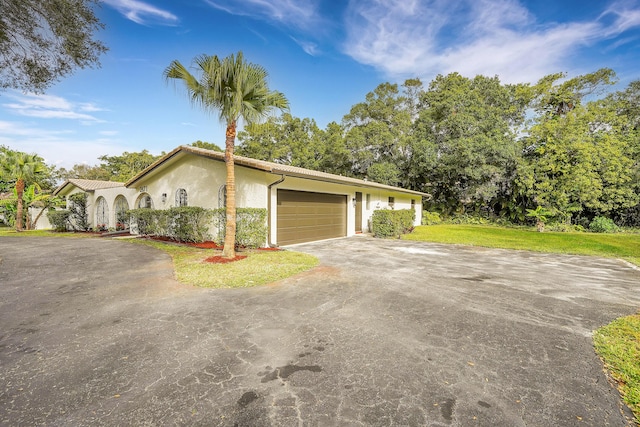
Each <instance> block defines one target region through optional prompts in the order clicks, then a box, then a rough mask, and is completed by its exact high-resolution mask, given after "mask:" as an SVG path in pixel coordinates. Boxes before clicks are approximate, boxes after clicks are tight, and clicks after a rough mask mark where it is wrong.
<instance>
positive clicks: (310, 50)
mask: <svg viewBox="0 0 640 427" xmlns="http://www.w3.org/2000/svg"><path fill="white" fill-rule="evenodd" d="M291 40H293V41H294V42H296V43H297V44H298V46H300V47H301V48H302V50H304V52H305V53H306V54H307V55H311V56H316V55H318V54H319V53H320V50H319V49H318V45H317V44H316V43H313V42H310V41H303V40H298V39H296V38H295V37H291Z"/></svg>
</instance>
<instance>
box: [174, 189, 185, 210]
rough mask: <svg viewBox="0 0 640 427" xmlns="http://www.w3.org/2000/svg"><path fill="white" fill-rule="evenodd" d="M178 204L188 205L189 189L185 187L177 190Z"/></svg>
mask: <svg viewBox="0 0 640 427" xmlns="http://www.w3.org/2000/svg"><path fill="white" fill-rule="evenodd" d="M176 206H187V190H185V189H184V188H178V190H177V191H176Z"/></svg>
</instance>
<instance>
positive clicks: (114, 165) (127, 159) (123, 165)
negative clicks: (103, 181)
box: [98, 150, 164, 182]
mask: <svg viewBox="0 0 640 427" xmlns="http://www.w3.org/2000/svg"><path fill="white" fill-rule="evenodd" d="M162 154H164V153H162ZM162 154H161V155H162ZM159 158H160V156H156V155H153V154H151V153H149V152H148V151H147V150H142V151H140V152H132V153H129V152H128V151H125V152H124V153H122V154H121V155H119V156H106V155H105V156H100V157H98V159H100V168H102V169H104V170H106V171H107V176H108V179H107V180H108V181H117V182H126V181H128V180H129V179H131V178H133V177H134V176H136V175H137V174H138V173H140V172H142V171H143V170H144V169H146V168H147V167H148V166H149V165H151V164H152V163H153V162H155V161H156V160H158V159H159Z"/></svg>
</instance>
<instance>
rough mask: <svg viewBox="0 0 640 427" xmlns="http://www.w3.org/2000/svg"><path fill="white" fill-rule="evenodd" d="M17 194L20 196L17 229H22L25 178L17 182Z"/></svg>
mask: <svg viewBox="0 0 640 427" xmlns="http://www.w3.org/2000/svg"><path fill="white" fill-rule="evenodd" d="M16 195H17V196H18V207H17V209H16V231H22V212H23V206H22V196H23V195H24V180H23V179H18V181H17V182H16Z"/></svg>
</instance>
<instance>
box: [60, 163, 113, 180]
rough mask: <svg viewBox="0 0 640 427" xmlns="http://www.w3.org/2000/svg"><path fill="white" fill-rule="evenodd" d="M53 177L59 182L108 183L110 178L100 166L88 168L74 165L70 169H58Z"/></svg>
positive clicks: (83, 165) (88, 166)
mask: <svg viewBox="0 0 640 427" xmlns="http://www.w3.org/2000/svg"><path fill="white" fill-rule="evenodd" d="M55 175H56V176H57V177H58V178H59V179H61V180H67V179H91V180H98V181H109V179H110V178H111V176H110V175H109V172H108V171H107V170H106V169H104V168H103V167H102V166H90V165H86V164H79V163H78V164H75V165H73V167H72V168H71V169H66V168H59V169H57V170H56V172H55Z"/></svg>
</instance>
